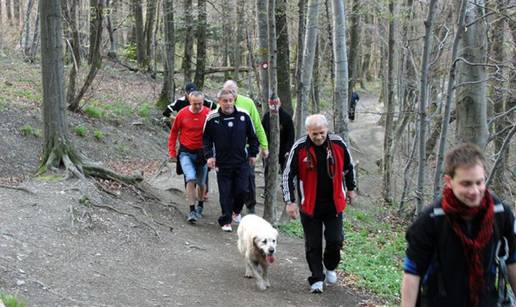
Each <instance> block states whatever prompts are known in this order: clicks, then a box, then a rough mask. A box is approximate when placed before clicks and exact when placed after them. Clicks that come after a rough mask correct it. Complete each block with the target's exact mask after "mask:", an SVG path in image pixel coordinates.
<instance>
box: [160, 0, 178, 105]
mask: <svg viewBox="0 0 516 307" xmlns="http://www.w3.org/2000/svg"><path fill="white" fill-rule="evenodd" d="M163 22H164V32H165V33H164V44H165V60H166V61H165V67H166V70H165V72H166V73H165V76H164V78H163V81H164V85H163V88H164V89H165V93H164V94H165V95H166V96H165V97H163V96H162V98H166V103H167V104H168V103H170V102H172V101H174V54H175V48H176V41H175V38H174V4H173V0H163ZM162 93H163V92H162ZM161 100H162V101H163V99H161ZM162 104H163V103H162Z"/></svg>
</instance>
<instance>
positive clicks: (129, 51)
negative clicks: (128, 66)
mask: <svg viewBox="0 0 516 307" xmlns="http://www.w3.org/2000/svg"><path fill="white" fill-rule="evenodd" d="M121 53H122V56H123V57H124V58H126V59H128V60H130V61H133V62H136V43H129V44H127V45H125V47H124V48H123V49H122V52H121Z"/></svg>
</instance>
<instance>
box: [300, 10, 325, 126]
mask: <svg viewBox="0 0 516 307" xmlns="http://www.w3.org/2000/svg"><path fill="white" fill-rule="evenodd" d="M319 7H320V0H308V7H307V14H306V15H307V22H306V31H305V32H306V33H305V40H304V43H305V44H304V49H303V63H302V64H301V67H303V69H302V74H301V92H300V94H301V99H300V100H299V101H298V104H299V108H300V111H301V112H300V116H299V117H298V118H296V128H297V131H298V133H300V132H299V131H305V129H304V122H305V118H306V116H307V115H308V97H309V95H310V90H311V88H312V77H313V69H314V59H315V47H316V45H317V36H318V31H319Z"/></svg>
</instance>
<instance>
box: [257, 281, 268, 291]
mask: <svg viewBox="0 0 516 307" xmlns="http://www.w3.org/2000/svg"><path fill="white" fill-rule="evenodd" d="M256 285H257V286H258V289H260V290H262V291H263V290H265V289H267V285H266V283H265V282H264V281H259V282H257V283H256Z"/></svg>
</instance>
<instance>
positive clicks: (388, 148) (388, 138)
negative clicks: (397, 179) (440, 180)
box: [382, 0, 395, 204]
mask: <svg viewBox="0 0 516 307" xmlns="http://www.w3.org/2000/svg"><path fill="white" fill-rule="evenodd" d="M389 16H390V18H389V41H388V50H389V52H388V54H389V56H388V60H387V65H388V68H387V101H386V103H385V134H384V140H383V164H382V166H383V190H382V194H383V199H384V201H385V203H386V204H392V201H393V190H392V163H393V158H394V157H393V152H392V143H393V134H394V129H393V128H394V45H395V42H394V31H395V28H394V0H390V1H389Z"/></svg>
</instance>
